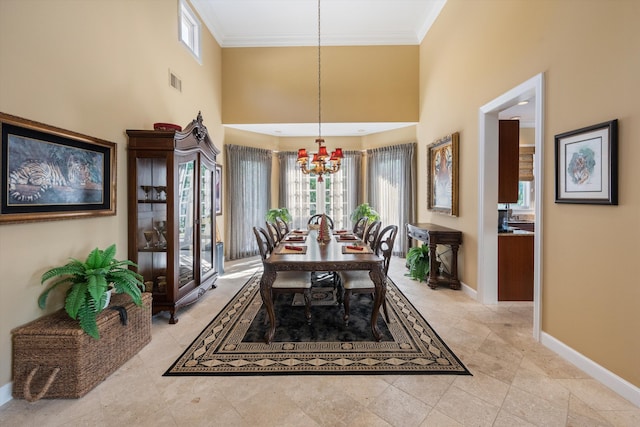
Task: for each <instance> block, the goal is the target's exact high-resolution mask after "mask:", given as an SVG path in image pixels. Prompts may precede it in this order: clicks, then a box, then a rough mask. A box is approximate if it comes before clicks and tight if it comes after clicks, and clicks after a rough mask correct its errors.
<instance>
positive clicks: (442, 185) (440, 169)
mask: <svg viewBox="0 0 640 427" xmlns="http://www.w3.org/2000/svg"><path fill="white" fill-rule="evenodd" d="M459 137H460V134H459V133H458V132H455V133H452V134H451V135H447V136H445V137H444V138H442V139H439V140H437V141H435V142H433V143H432V144H430V145H428V146H427V170H428V171H429V173H428V178H427V179H428V183H427V189H428V190H427V209H429V210H430V211H433V212H439V213H444V214H448V215H451V216H458V164H459V163H458V162H459V160H458V142H459Z"/></svg>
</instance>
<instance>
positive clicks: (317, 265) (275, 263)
mask: <svg viewBox="0 0 640 427" xmlns="http://www.w3.org/2000/svg"><path fill="white" fill-rule="evenodd" d="M348 235H349V232H347V231H346V230H342V232H340V231H337V232H335V231H334V232H333V233H332V235H331V239H330V240H329V241H327V242H320V241H318V240H317V236H318V230H292V231H291V232H289V233H288V234H287V235H286V236H285V237H284V238H283V239H282V240H281V242H280V243H279V244H278V245H276V246H275V247H274V249H273V251H272V253H271V256H270V257H268V258H267V259H266V260H264V261H263V267H264V272H263V274H262V278H261V279H260V295H261V297H262V302H263V303H264V306H265V308H266V311H267V315H268V316H269V328H268V329H267V331H266V333H265V341H266V343H267V344H269V343H271V341H272V340H273V337H274V335H275V331H276V320H275V312H274V308H273V293H272V286H273V283H274V282H275V281H276V280H278V272H279V271H308V272H314V271H316V272H317V271H332V272H333V271H345V270H362V271H368V272H369V277H370V278H371V280H372V282H373V284H374V286H375V292H374V303H373V310H372V312H371V332H372V333H373V337H374V338H375V340H376V341H380V339H381V337H382V336H381V333H380V330H379V329H378V326H377V320H378V315H379V313H380V306H381V305H382V302H383V301H384V298H385V294H386V280H385V277H384V272H383V263H384V260H383V258H382V257H380V256H378V255H376V254H374V253H373V251H371V249H370V248H369V246H368V245H366V244H365V243H363V242H362V241H361V240H360V239H358V238H355V237H353V238H348V237H347V236H348ZM301 237H303V238H301ZM294 248H299V249H294ZM357 248H362V249H357ZM312 321H313V313H312Z"/></svg>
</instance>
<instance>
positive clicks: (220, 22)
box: [191, 0, 524, 137]
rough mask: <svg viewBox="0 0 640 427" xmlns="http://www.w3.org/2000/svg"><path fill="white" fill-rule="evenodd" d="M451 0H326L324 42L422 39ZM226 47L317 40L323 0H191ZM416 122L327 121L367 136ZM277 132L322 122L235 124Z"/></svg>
mask: <svg viewBox="0 0 640 427" xmlns="http://www.w3.org/2000/svg"><path fill="white" fill-rule="evenodd" d="M445 3H446V0H322V1H321V4H320V22H321V27H320V35H321V37H320V38H321V45H323V46H358V45H363V46H371V45H418V44H420V43H421V42H422V39H423V38H424V36H425V35H426V34H427V31H428V30H429V28H430V27H431V25H432V24H433V22H434V21H435V20H436V18H437V17H438V14H439V13H440V11H441V10H442V8H443V7H444V5H445ZM191 4H192V5H193V7H194V8H195V9H196V11H197V12H198V14H199V15H200V17H201V18H202V20H203V21H204V24H205V25H206V27H207V28H208V30H209V31H210V32H211V34H213V36H214V37H215V38H216V40H217V41H218V43H219V44H220V46H222V47H223V48H230V47H267V46H317V45H318V2H317V0H191ZM523 119H524V118H523ZM413 124H414V123H322V134H323V135H325V136H362V135H368V134H372V133H377V132H382V131H386V130H390V129H397V128H402V127H406V126H410V125H413ZM233 127H234V128H238V129H242V130H247V131H250V132H257V133H263V134H268V135H274V136H304V137H306V136H317V132H318V123H306V124H305V123H296V124H291V123H279V124H246V125H237V126H236V125H234V126H233Z"/></svg>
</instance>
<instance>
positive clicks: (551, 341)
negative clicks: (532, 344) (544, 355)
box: [540, 332, 640, 407]
mask: <svg viewBox="0 0 640 427" xmlns="http://www.w3.org/2000/svg"><path fill="white" fill-rule="evenodd" d="M540 342H541V343H542V344H543V345H544V346H545V347H547V348H549V349H550V350H552V351H554V352H556V353H557V354H558V355H560V356H561V357H563V358H564V359H566V360H567V361H569V362H571V363H572V364H574V365H575V366H577V367H578V368H580V369H582V370H583V371H584V372H586V373H587V374H589V375H591V376H592V377H593V378H595V379H596V380H598V381H600V382H601V383H602V384H603V385H605V386H607V387H609V388H610V389H611V390H613V391H614V392H616V393H618V394H619V395H620V396H622V397H624V398H625V399H627V400H628V401H629V402H631V403H633V404H634V405H636V406H637V407H640V388H638V387H636V386H635V385H633V384H631V383H630V382H628V381H626V380H625V379H623V378H620V377H619V376H617V375H616V374H614V373H613V372H611V371H608V370H607V369H605V368H603V367H602V366H600V365H598V364H597V363H596V362H594V361H593V360H591V359H589V358H587V357H585V356H584V355H582V354H580V353H578V352H577V351H575V350H574V349H572V348H571V347H569V346H567V345H566V344H564V343H563V342H561V341H559V340H558V339H556V338H554V337H552V336H551V335H549V334H546V333H544V332H541V333H540Z"/></svg>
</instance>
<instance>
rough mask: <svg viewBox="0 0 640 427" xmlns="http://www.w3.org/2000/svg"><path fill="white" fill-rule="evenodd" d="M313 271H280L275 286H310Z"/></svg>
mask: <svg viewBox="0 0 640 427" xmlns="http://www.w3.org/2000/svg"><path fill="white" fill-rule="evenodd" d="M310 287H311V273H310V272H307V271H278V272H277V275H276V280H274V282H273V288H275V289H286V288H310Z"/></svg>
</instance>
